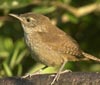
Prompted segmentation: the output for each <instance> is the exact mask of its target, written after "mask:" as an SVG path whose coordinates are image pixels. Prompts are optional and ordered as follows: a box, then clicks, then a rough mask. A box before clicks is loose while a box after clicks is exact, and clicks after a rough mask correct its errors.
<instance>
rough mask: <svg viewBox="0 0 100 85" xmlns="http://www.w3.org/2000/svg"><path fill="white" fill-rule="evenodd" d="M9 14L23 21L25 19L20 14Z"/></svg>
mask: <svg viewBox="0 0 100 85" xmlns="http://www.w3.org/2000/svg"><path fill="white" fill-rule="evenodd" d="M9 15H10V16H12V17H14V18H16V19H18V20H20V21H21V22H23V19H22V18H21V17H20V16H18V15H16V14H9Z"/></svg>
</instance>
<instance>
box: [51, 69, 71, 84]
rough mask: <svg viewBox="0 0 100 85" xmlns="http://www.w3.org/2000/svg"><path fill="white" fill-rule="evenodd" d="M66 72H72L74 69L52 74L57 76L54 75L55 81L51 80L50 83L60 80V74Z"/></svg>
mask: <svg viewBox="0 0 100 85" xmlns="http://www.w3.org/2000/svg"><path fill="white" fill-rule="evenodd" d="M66 72H72V71H71V70H65V71H63V72H61V73H57V74H56V75H51V76H55V77H54V79H53V81H52V82H51V84H50V85H53V84H54V83H55V82H56V81H58V80H59V77H60V75H61V74H63V73H66Z"/></svg>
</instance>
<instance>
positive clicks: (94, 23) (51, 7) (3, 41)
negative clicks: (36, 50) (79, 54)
mask: <svg viewBox="0 0 100 85" xmlns="http://www.w3.org/2000/svg"><path fill="white" fill-rule="evenodd" d="M97 1H98V0H97ZM59 3H62V4H64V5H66V6H67V5H71V6H76V7H77V8H78V7H80V6H85V5H87V4H92V3H96V0H88V1H84V0H83V1H81V2H80V0H75V1H74V0H0V77H5V76H21V75H24V74H25V73H32V72H34V71H36V70H37V69H38V70H39V69H40V68H41V67H44V65H35V64H36V62H35V61H34V60H33V59H32V58H31V56H30V53H29V52H28V50H27V48H26V44H25V43H24V40H23V30H22V27H21V25H20V23H18V21H17V20H15V19H12V18H10V17H9V18H8V17H7V15H8V14H9V13H19V14H21V13H26V12H35V13H41V14H44V15H46V16H48V17H50V19H51V20H52V21H53V22H55V23H57V25H58V26H59V27H60V28H61V29H62V30H64V31H65V32H68V33H70V34H71V36H73V37H74V38H75V39H76V40H77V41H78V43H79V44H80V47H81V48H82V49H83V50H84V51H87V52H89V53H91V54H94V55H96V56H100V12H98V11H95V10H94V12H92V13H91V14H85V16H80V17H77V16H75V15H74V14H73V13H71V12H69V11H68V10H65V9H64V8H63V7H62V6H60V5H59ZM63 15H64V17H65V18H63ZM99 58H100V57H99ZM65 69H71V70H72V71H100V64H98V63H96V62H92V61H91V62H86V61H85V62H79V63H78V62H68V64H66V66H65ZM55 71H56V68H54V69H52V68H51V67H49V68H46V69H44V71H43V73H47V72H55Z"/></svg>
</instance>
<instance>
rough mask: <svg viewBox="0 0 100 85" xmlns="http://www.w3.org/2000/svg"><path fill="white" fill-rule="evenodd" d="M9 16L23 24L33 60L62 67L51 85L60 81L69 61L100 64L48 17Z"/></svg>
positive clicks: (30, 15)
mask: <svg viewBox="0 0 100 85" xmlns="http://www.w3.org/2000/svg"><path fill="white" fill-rule="evenodd" d="M9 15H10V16H12V17H14V18H17V19H18V20H19V21H20V22H21V25H22V27H23V30H24V38H25V42H26V44H27V47H28V48H29V50H30V52H31V54H32V57H33V59H34V60H35V61H37V62H39V63H42V64H44V65H46V66H48V67H49V66H52V67H55V66H59V67H60V68H59V70H58V72H57V74H56V76H55V78H54V79H53V81H52V82H51V85H53V84H54V82H55V81H56V80H57V79H58V77H59V75H60V72H61V71H62V70H63V68H64V66H65V64H66V63H67V62H68V61H81V60H94V61H98V62H100V59H99V58H96V57H95V56H93V55H91V54H88V53H86V52H84V51H83V50H82V49H81V48H80V46H79V44H78V42H77V41H76V40H75V39H73V38H72V37H71V36H70V35H69V34H68V33H65V32H64V31H62V30H61V29H60V28H58V27H57V26H56V25H53V24H52V23H51V20H50V19H49V18H48V17H47V16H44V15H42V14H37V13H31V12H29V13H24V14H20V15H17V14H9Z"/></svg>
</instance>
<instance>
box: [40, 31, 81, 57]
mask: <svg viewBox="0 0 100 85" xmlns="http://www.w3.org/2000/svg"><path fill="white" fill-rule="evenodd" d="M39 35H40V37H41V40H42V42H44V43H45V44H46V45H47V46H48V47H49V48H50V49H52V50H54V51H56V52H59V53H62V54H70V55H73V56H78V57H79V56H81V50H80V48H79V46H78V44H77V42H76V41H75V40H74V39H73V38H72V37H70V36H69V35H68V34H66V33H64V32H63V31H61V32H58V33H51V34H50V33H48V32H47V33H45V32H44V33H39Z"/></svg>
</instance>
